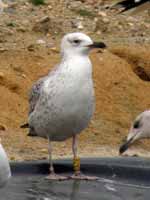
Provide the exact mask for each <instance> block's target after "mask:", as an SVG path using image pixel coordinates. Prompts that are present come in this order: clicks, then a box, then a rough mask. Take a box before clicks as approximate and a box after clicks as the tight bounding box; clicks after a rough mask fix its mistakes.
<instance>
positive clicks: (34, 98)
mask: <svg viewBox="0 0 150 200" xmlns="http://www.w3.org/2000/svg"><path fill="white" fill-rule="evenodd" d="M45 79H46V77H43V78H40V79H39V80H38V81H37V82H35V84H34V85H33V86H32V88H31V91H30V94H29V114H30V113H32V112H33V111H34V109H35V106H36V104H37V102H38V100H39V97H40V94H41V88H42V85H43V83H44V81H45Z"/></svg>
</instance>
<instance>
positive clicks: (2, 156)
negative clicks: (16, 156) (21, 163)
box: [0, 144, 11, 187]
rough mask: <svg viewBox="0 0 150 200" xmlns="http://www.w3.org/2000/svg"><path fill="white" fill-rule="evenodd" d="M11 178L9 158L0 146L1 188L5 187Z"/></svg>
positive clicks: (0, 145)
mask: <svg viewBox="0 0 150 200" xmlns="http://www.w3.org/2000/svg"><path fill="white" fill-rule="evenodd" d="M10 177H11V171H10V166H9V161H8V157H7V155H6V152H5V150H4V148H3V146H2V144H0V187H4V186H5V185H6V183H7V182H8V180H9V179H10Z"/></svg>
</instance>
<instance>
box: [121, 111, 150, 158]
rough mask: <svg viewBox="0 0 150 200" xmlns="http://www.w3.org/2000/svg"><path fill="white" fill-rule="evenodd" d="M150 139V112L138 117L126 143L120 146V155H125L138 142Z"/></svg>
mask: <svg viewBox="0 0 150 200" xmlns="http://www.w3.org/2000/svg"><path fill="white" fill-rule="evenodd" d="M142 138H150V111H149V110H148V111H145V112H143V113H141V114H140V115H138V116H137V118H136V119H135V121H134V122H133V124H132V126H131V128H130V131H129V134H128V137H127V139H126V141H125V142H124V143H123V144H122V145H121V146H120V149H119V153H120V154H122V153H124V152H125V151H126V150H127V149H128V148H129V146H130V145H131V144H132V143H133V142H134V141H136V140H139V139H142Z"/></svg>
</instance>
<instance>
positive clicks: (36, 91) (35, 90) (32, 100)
mask: <svg viewBox="0 0 150 200" xmlns="http://www.w3.org/2000/svg"><path fill="white" fill-rule="evenodd" d="M57 68H58V65H56V66H55V67H54V69H53V70H52V71H50V72H49V73H48V75H47V76H44V77H42V78H40V79H39V80H38V81H36V82H35V84H34V85H33V86H32V88H31V91H30V94H29V114H30V113H32V112H33V111H34V109H35V106H36V104H37V102H38V100H39V98H40V94H41V88H42V86H43V83H44V81H45V80H46V79H47V78H48V77H52V76H53V75H54V74H55V73H56V71H57Z"/></svg>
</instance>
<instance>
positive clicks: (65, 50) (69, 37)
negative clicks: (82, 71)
mask: <svg viewBox="0 0 150 200" xmlns="http://www.w3.org/2000/svg"><path fill="white" fill-rule="evenodd" d="M93 48H102V49H104V48H106V45H105V44H104V43H103V42H93V41H92V40H91V38H90V37H89V36H87V35H86V34H84V33H79V32H76V33H69V34H66V35H65V36H64V37H63V39H62V42H61V54H62V56H64V55H66V56H69V55H87V54H88V53H89V51H90V50H91V49H93Z"/></svg>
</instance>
